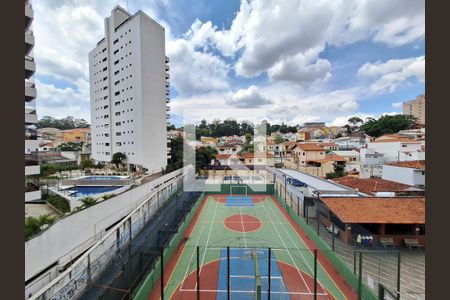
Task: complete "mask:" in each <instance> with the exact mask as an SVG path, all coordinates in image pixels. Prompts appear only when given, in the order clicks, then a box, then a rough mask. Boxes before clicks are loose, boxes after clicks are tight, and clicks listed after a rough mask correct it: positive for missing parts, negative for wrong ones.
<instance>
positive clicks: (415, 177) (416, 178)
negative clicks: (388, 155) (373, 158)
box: [381, 165, 425, 185]
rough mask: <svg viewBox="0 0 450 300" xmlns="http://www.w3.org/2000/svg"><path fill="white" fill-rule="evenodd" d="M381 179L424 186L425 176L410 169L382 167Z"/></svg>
mask: <svg viewBox="0 0 450 300" xmlns="http://www.w3.org/2000/svg"><path fill="white" fill-rule="evenodd" d="M381 178H383V179H385V180H391V181H395V182H400V183H403V184H408V185H425V174H422V171H418V170H414V169H412V168H403V167H396V166H389V165H384V166H383V175H382V177H381Z"/></svg>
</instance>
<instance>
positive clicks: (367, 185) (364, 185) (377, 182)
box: [332, 176, 412, 195]
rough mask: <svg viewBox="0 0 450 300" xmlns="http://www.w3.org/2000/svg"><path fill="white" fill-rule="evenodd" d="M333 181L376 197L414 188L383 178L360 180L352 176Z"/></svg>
mask: <svg viewBox="0 0 450 300" xmlns="http://www.w3.org/2000/svg"><path fill="white" fill-rule="evenodd" d="M332 180H333V181H334V182H337V183H339V184H342V185H345V186H348V187H351V188H353V189H358V190H359V191H360V192H362V193H364V194H368V195H375V193H376V192H395V191H403V190H406V189H408V188H411V187H412V186H410V185H406V184H402V183H398V182H394V181H389V180H384V179H381V178H365V179H359V178H355V177H351V176H344V177H340V178H335V179H332Z"/></svg>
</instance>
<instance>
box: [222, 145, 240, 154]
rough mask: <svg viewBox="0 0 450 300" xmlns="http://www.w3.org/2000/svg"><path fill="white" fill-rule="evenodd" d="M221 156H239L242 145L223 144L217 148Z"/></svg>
mask: <svg viewBox="0 0 450 300" xmlns="http://www.w3.org/2000/svg"><path fill="white" fill-rule="evenodd" d="M216 148H217V151H218V152H219V154H235V155H236V154H238V153H239V152H241V150H242V148H243V147H242V144H241V143H223V144H220V145H218V146H216Z"/></svg>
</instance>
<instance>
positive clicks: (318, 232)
mask: <svg viewBox="0 0 450 300" xmlns="http://www.w3.org/2000/svg"><path fill="white" fill-rule="evenodd" d="M319 207H320V201H319V200H318V201H317V211H316V219H317V236H320V212H319Z"/></svg>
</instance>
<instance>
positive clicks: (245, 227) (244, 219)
mask: <svg viewBox="0 0 450 300" xmlns="http://www.w3.org/2000/svg"><path fill="white" fill-rule="evenodd" d="M223 223H224V224H225V227H227V228H228V229H230V230H232V231H238V232H252V231H256V230H258V229H259V228H260V227H261V225H262V224H261V221H260V220H259V219H258V218H256V217H254V216H250V215H232V216H229V217H228V218H226V219H225V220H224V221H223Z"/></svg>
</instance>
